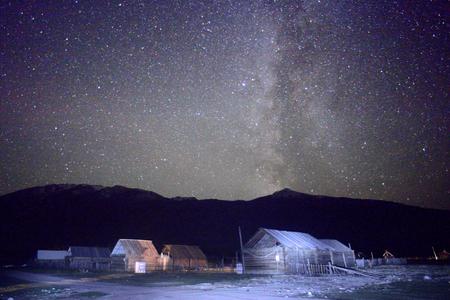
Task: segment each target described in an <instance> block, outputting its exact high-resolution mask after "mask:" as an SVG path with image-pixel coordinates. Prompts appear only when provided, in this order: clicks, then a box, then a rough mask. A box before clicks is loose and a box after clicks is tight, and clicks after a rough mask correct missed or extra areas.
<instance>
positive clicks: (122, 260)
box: [111, 239, 161, 272]
mask: <svg viewBox="0 0 450 300" xmlns="http://www.w3.org/2000/svg"><path fill="white" fill-rule="evenodd" d="M138 266H144V268H145V272H150V271H154V270H159V269H160V268H161V267H160V257H159V255H158V252H157V251H156V248H155V246H154V245H153V243H152V241H150V240H134V239H120V240H118V241H117V243H116V245H115V246H114V249H113V251H112V253H111V269H112V270H115V271H128V272H135V270H136V268H137V267H138Z"/></svg>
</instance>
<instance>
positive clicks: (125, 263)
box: [111, 255, 162, 273]
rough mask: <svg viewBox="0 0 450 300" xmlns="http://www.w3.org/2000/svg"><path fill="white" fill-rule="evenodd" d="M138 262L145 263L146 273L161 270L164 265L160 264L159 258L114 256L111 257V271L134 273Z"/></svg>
mask: <svg viewBox="0 0 450 300" xmlns="http://www.w3.org/2000/svg"><path fill="white" fill-rule="evenodd" d="M136 262H145V264H146V265H145V271H146V272H152V271H156V270H161V268H162V265H161V263H160V258H159V256H126V257H125V256H124V255H112V256H111V270H114V271H126V272H133V273H134V270H135V265H136Z"/></svg>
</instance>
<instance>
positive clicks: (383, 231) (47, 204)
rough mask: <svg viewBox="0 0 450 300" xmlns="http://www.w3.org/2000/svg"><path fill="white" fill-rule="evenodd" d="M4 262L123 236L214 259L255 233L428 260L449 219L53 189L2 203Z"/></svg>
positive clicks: (349, 202)
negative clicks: (303, 236)
mask: <svg viewBox="0 0 450 300" xmlns="http://www.w3.org/2000/svg"><path fill="white" fill-rule="evenodd" d="M0 220H1V221H0V225H1V226H0V245H1V247H0V263H1V264H7V263H21V262H25V261H27V260H28V259H30V258H32V257H33V255H34V253H35V251H36V250H37V249H66V248H68V246H70V245H79V246H106V247H113V246H114V244H115V243H116V241H117V240H118V239H119V238H140V239H150V240H152V241H153V242H154V243H155V244H156V245H157V246H159V247H160V246H161V245H162V244H195V245H199V246H200V247H201V248H202V249H203V250H204V251H205V253H206V254H207V255H209V256H210V257H221V256H229V257H233V256H234V255H235V252H236V251H237V250H238V249H239V239H238V233H237V228H238V226H240V227H241V229H242V233H243V238H244V242H245V241H246V240H248V239H249V238H250V237H251V236H252V234H253V233H254V232H255V231H256V230H257V229H258V228H259V227H265V228H274V229H284V230H290V231H301V232H307V233H310V234H312V235H313V236H316V237H317V238H333V239H338V240H340V241H342V242H343V243H345V244H347V243H350V244H351V246H352V248H353V249H354V250H355V251H356V252H363V253H365V254H366V255H369V254H370V252H373V253H374V254H375V256H380V255H381V253H383V251H384V250H385V249H389V251H390V252H392V253H394V254H395V255H396V256H431V255H432V249H431V247H432V246H433V247H434V248H435V249H436V250H439V251H440V250H441V249H447V250H448V249H450V239H449V238H448V233H449V232H450V211H446V210H436V209H425V208H420V207H414V206H407V205H403V204H398V203H393V202H386V201H378V200H361V199H349V198H336V197H326V196H314V195H308V194H303V193H299V192H296V191H292V190H289V189H284V190H281V191H278V192H275V193H274V194H272V195H267V196H264V197H260V198H257V199H254V200H250V201H242V200H236V201H226V200H215V199H206V200H198V199H196V198H184V197H176V198H166V197H163V196H161V195H159V194H157V193H154V192H151V191H145V190H141V189H133V188H127V187H123V186H113V187H102V186H94V185H75V184H59V185H47V186H43V187H34V188H29V189H24V190H20V191H17V192H14V193H11V194H7V195H4V196H1V197H0Z"/></svg>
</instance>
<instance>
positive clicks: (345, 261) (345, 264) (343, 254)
mask: <svg viewBox="0 0 450 300" xmlns="http://www.w3.org/2000/svg"><path fill="white" fill-rule="evenodd" d="M342 258H343V259H344V266H345V267H346V268H347V260H346V259H345V253H342Z"/></svg>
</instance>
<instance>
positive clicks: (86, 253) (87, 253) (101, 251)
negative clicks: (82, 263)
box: [68, 246, 111, 257]
mask: <svg viewBox="0 0 450 300" xmlns="http://www.w3.org/2000/svg"><path fill="white" fill-rule="evenodd" d="M68 252H69V256H72V257H109V255H110V253H111V251H110V250H109V249H108V248H102V247H79V246H71V247H70V248H69V251H68Z"/></svg>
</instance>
